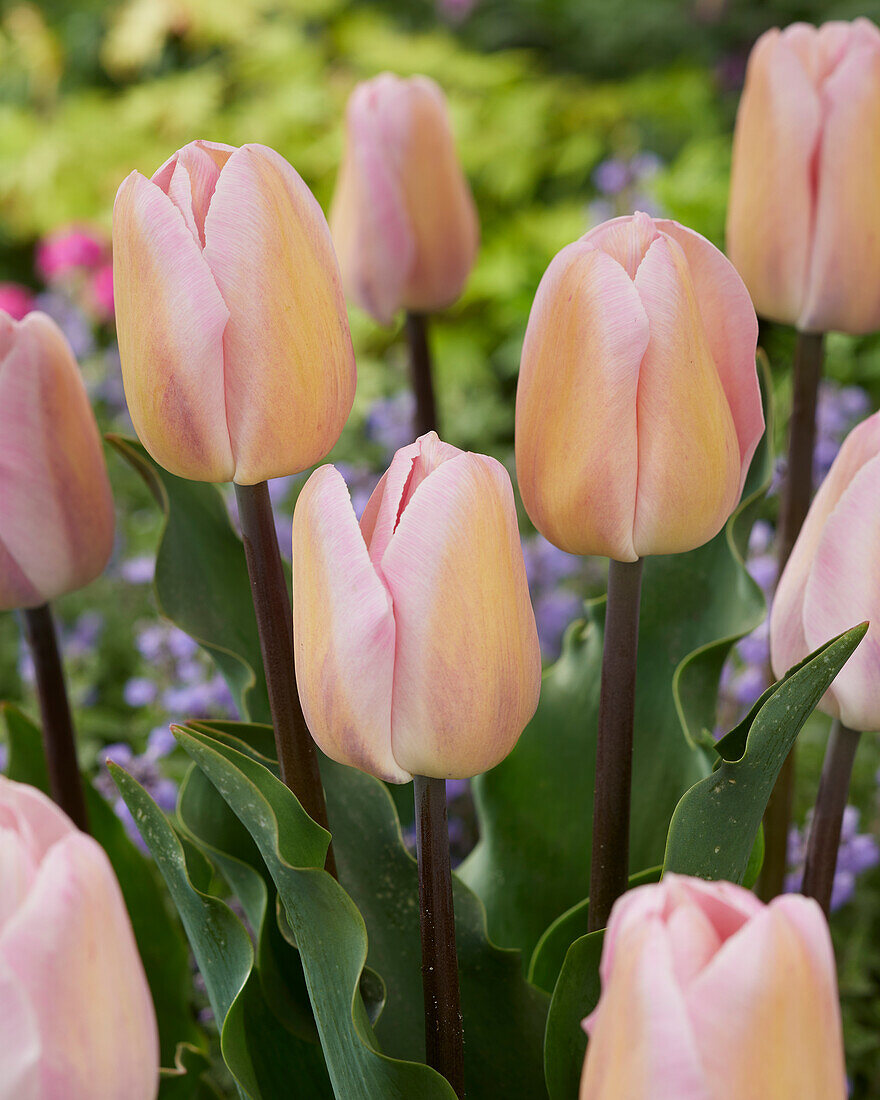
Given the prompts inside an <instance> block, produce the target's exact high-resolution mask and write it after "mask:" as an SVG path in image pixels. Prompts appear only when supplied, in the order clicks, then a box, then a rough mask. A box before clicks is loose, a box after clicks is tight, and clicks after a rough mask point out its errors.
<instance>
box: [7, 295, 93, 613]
mask: <svg viewBox="0 0 880 1100" xmlns="http://www.w3.org/2000/svg"><path fill="white" fill-rule="evenodd" d="M112 549H113V498H112V497H111V495H110V482H109V481H108V479H107V467H106V465H105V464H104V452H103V450H102V448H101V437H100V435H99V433H98V426H97V424H96V423H95V417H94V414H93V413H92V410H91V406H90V405H89V401H88V398H87V397H86V391H85V386H84V385H83V382H82V376H81V375H80V371H79V367H78V366H77V365H76V362H75V360H74V358H73V353H72V352H71V350H70V346H69V345H68V343H67V341H66V340H65V338H64V336H63V335H62V333H61V330H60V329H59V328H58V326H57V325H56V324H55V322H54V321H52V320H51V319H50V318H49V317H47V316H46V315H45V314H43V313H29V314H27V316H25V317H24V318H23V320H21V321H13V320H12V318H11V317H9V316H8V315H7V314H5V313H0V611H7V610H10V609H12V608H16V607H37V606H39V605H40V604H42V603H45V602H46V601H47V600H52V599H54V598H55V597H56V596H61V595H63V594H64V593H65V592H71V591H72V590H73V589H75V588H82V587H83V585H86V584H88V583H89V581H91V580H94V578H95V577H97V576H98V574H99V573H100V572H101V571H102V570H103V568H104V566H105V565H106V564H107V561H108V559H109V557H110V552H111V551H112Z"/></svg>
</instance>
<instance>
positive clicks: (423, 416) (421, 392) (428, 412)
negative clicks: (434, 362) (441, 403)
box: [406, 313, 440, 436]
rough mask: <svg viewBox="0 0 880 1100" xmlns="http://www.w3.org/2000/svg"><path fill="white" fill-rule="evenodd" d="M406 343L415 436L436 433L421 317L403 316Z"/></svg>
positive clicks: (431, 380) (425, 329)
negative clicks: (413, 398)
mask: <svg viewBox="0 0 880 1100" xmlns="http://www.w3.org/2000/svg"><path fill="white" fill-rule="evenodd" d="M406 342H407V344H408V346H409V368H410V378H411V381H412V388H413V393H414V394H415V399H416V412H415V418H414V421H413V426H414V428H415V433H416V436H420V435H424V434H425V433H426V432H439V431H440V429H439V427H438V424H437V402H436V400H435V398H434V378H433V372H432V367H431V351H430V348H429V347H428V318H427V316H426V315H425V314H424V313H407V315H406Z"/></svg>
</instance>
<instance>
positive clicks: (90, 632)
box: [64, 611, 104, 657]
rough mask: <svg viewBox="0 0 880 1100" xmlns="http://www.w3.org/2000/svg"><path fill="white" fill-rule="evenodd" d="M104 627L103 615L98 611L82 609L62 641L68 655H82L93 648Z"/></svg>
mask: <svg viewBox="0 0 880 1100" xmlns="http://www.w3.org/2000/svg"><path fill="white" fill-rule="evenodd" d="M103 629H104V616H103V615H102V614H101V613H100V612H98V611H84V612H83V613H82V615H80V616H79V618H78V619H77V620H76V622H75V623H74V626H73V630H71V632H70V633H69V634H68V636H67V637H66V638H65V641H64V651H65V653H66V655H67V656H68V657H82V656H84V655H85V654H87V653H89V652H91V650H93V649H94V648H95V645H96V644H97V642H98V639H99V638H100V637H101V632H102V631H103Z"/></svg>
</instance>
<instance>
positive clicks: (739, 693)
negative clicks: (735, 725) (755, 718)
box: [732, 667, 767, 709]
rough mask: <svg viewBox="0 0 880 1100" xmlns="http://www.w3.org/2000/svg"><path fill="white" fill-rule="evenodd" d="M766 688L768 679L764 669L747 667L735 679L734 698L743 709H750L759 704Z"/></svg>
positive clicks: (733, 685) (733, 686)
mask: <svg viewBox="0 0 880 1100" xmlns="http://www.w3.org/2000/svg"><path fill="white" fill-rule="evenodd" d="M766 687H767V679H766V676H765V674H764V670H763V668H752V667H747V668H744V669H743V671H742V672H740V673H739V675H738V676H736V677H735V678H734V681H733V684H732V689H733V697H734V699H736V701H737V703H739V704H740V706H741V707H743V708H745V709H748V708H749V707H752V706H754V704H755V703H757V701H758V700H759V699H760V698H761V695H762V694H763V692H764V689H765V688H766Z"/></svg>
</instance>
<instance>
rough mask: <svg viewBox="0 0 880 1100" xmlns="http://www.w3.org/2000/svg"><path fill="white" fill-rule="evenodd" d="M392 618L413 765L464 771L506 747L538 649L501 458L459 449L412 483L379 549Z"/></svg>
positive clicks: (432, 771) (477, 768)
mask: <svg viewBox="0 0 880 1100" xmlns="http://www.w3.org/2000/svg"><path fill="white" fill-rule="evenodd" d="M381 568H382V572H383V574H384V576H385V582H386V584H387V585H388V589H389V591H390V592H391V598H392V600H393V603H394V618H395V622H396V625H397V640H396V651H395V652H396V659H395V665H394V692H393V705H392V714H391V744H392V751H393V753H394V758H395V760H396V761H397V763H398V765H399V766H400V767H402V768H405V769H406V770H407V771H408V772H410V773H412V774H420V775H428V776H433V777H435V778H447V779H451V778H465V777H468V776H472V775H476V774H478V773H479V772H483V771H486V770H488V769H489V768H491V767H494V765H495V764H497V763H499V762H500V761H501V760H502V759H503V758H504V757H505V756H506V755H507V754H508V753H509V752H510V750H511V749H512V748H513V745H514V744H515V743H516V740H517V738H518V737H519V735H520V733H521V732H522V730H523V728H524V727H525V725H526V723H527V722H528V721H529V719H530V718H531V717H532V715H533V714H534V711H535V707H536V706H537V703H538V694H539V692H540V677H541V657H540V652H539V649H538V637H537V630H536V627H535V617H534V614H533V612H532V605H531V601H530V599H529V592H528V586H527V583H526V577H525V566H524V564H523V558H522V549H521V545H520V540H519V531H518V528H517V523H516V509H515V505H514V500H513V490H512V487H511V484H510V478H509V477H508V475H507V472H506V471H505V469H504V467H503V466H501V464H500V463H498V462H496V461H495V460H494V459H491V458H487V457H486V456H485V455H475V454H461V455H459V456H457V457H456V458H451V459H449V460H448V461H445V462H443V463H442V465H440V466H439V468H437V469H436V470H435V471H434V472H433V473H432V474H431V475H430V476H429V477H428V478H427V479H426V480H425V481H423V482H422V484H421V485H419V486H418V488H417V489H416V491H415V493H414V494H413V496H412V499H411V500H410V502H409V504H408V505H407V507H406V509H405V510H404V512H403V514H402V515H401V517H400V521H399V523H398V525H397V530H396V531H395V532H394V534H393V536H392V537H391V541H390V542H389V543H388V547H387V549H386V551H385V554H384V556H383V558H382V563H381Z"/></svg>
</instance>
